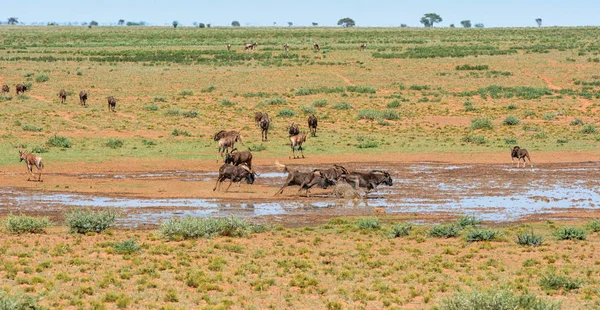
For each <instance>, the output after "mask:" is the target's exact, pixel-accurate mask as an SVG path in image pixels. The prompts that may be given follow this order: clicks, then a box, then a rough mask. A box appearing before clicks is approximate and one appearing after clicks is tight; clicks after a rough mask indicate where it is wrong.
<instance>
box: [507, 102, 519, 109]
mask: <svg viewBox="0 0 600 310" xmlns="http://www.w3.org/2000/svg"><path fill="white" fill-rule="evenodd" d="M517 108H518V107H517V105H516V104H514V103H511V104H509V105H508V106H507V107H506V109H507V110H516V109H517Z"/></svg>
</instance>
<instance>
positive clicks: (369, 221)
mask: <svg viewBox="0 0 600 310" xmlns="http://www.w3.org/2000/svg"><path fill="white" fill-rule="evenodd" d="M380 226H381V224H380V223H379V219H378V218H376V217H364V218H361V219H360V220H358V228H360V229H379V228H380Z"/></svg>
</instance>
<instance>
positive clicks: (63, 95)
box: [58, 88, 67, 103]
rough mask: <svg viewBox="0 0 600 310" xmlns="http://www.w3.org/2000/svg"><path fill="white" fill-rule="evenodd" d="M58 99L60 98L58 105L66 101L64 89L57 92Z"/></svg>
mask: <svg viewBox="0 0 600 310" xmlns="http://www.w3.org/2000/svg"><path fill="white" fill-rule="evenodd" d="M58 97H59V98H60V103H65V101H66V100H67V92H66V91H65V89H64V88H61V89H60V91H59V92H58Z"/></svg>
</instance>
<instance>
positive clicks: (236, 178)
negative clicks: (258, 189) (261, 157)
mask: <svg viewBox="0 0 600 310" xmlns="http://www.w3.org/2000/svg"><path fill="white" fill-rule="evenodd" d="M255 175H256V174H255V173H254V172H253V171H252V169H250V168H248V167H246V166H245V165H240V166H233V165H230V164H223V165H222V166H221V168H219V177H218V178H217V183H216V184H215V188H213V191H215V190H217V187H221V183H222V182H223V181H225V180H227V179H229V186H227V189H225V191H228V190H229V188H230V187H231V184H232V183H233V182H236V183H239V182H241V181H242V180H246V183H248V184H252V183H254V176H255Z"/></svg>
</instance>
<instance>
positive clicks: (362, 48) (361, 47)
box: [358, 43, 367, 52]
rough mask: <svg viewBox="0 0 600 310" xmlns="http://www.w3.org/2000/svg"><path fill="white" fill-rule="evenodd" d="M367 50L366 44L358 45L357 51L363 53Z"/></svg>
mask: <svg viewBox="0 0 600 310" xmlns="http://www.w3.org/2000/svg"><path fill="white" fill-rule="evenodd" d="M366 48H367V43H363V44H361V45H360V48H359V49H358V50H359V51H361V52H362V51H364V50H365V49H366Z"/></svg>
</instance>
